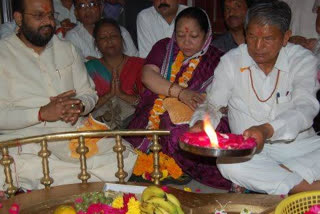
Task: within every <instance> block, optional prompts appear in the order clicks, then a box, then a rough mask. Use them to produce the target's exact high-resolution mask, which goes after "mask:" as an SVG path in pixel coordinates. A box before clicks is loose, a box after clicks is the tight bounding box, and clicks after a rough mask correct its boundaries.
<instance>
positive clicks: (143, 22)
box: [137, 5, 187, 58]
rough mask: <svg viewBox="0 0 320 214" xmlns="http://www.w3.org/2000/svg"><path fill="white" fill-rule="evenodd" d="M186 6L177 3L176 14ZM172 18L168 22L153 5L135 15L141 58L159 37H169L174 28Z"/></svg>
mask: <svg viewBox="0 0 320 214" xmlns="http://www.w3.org/2000/svg"><path fill="white" fill-rule="evenodd" d="M185 8H187V6H185V5H179V8H178V11H177V15H178V14H179V13H180V12H181V11H182V10H183V9H185ZM174 23H175V21H174V20H173V21H172V22H171V23H170V24H168V22H167V21H166V20H165V19H164V18H163V17H162V16H161V14H159V13H158V12H157V11H156V9H155V8H154V6H152V7H149V8H147V9H144V10H142V11H141V12H140V13H139V14H138V17H137V37H138V48H139V55H140V57H141V58H146V56H147V55H148V54H149V52H150V51H151V48H152V46H153V45H154V44H155V43H156V42H158V41H159V40H161V39H164V38H167V37H169V38H171V36H172V33H173V30H174Z"/></svg>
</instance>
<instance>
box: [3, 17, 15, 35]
mask: <svg viewBox="0 0 320 214" xmlns="http://www.w3.org/2000/svg"><path fill="white" fill-rule="evenodd" d="M15 31H17V25H16V22H15V21H14V20H13V21H11V22H6V23H3V24H0V39H3V38H4V37H7V36H10V35H12V34H13V33H14V32H15Z"/></svg>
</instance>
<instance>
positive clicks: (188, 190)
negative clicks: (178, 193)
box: [183, 187, 192, 192]
mask: <svg viewBox="0 0 320 214" xmlns="http://www.w3.org/2000/svg"><path fill="white" fill-rule="evenodd" d="M183 190H184V191H186V192H192V190H191V189H190V187H184V188H183Z"/></svg>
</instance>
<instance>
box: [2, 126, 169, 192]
mask: <svg viewBox="0 0 320 214" xmlns="http://www.w3.org/2000/svg"><path fill="white" fill-rule="evenodd" d="M169 134H170V131H166V130H107V131H83V132H77V131H76V132H61V133H51V134H46V135H38V136H32V137H26V138H18V139H13V140H7V141H2V142H0V149H1V153H2V159H1V160H0V164H1V165H3V168H4V173H5V177H6V180H5V182H6V184H7V186H8V188H7V190H6V192H7V194H8V195H9V196H10V197H12V196H14V195H15V193H16V192H17V187H15V186H14V184H13V179H12V172H11V169H10V165H11V164H12V163H13V161H14V160H13V158H12V157H11V156H10V154H9V148H11V147H16V146H21V145H25V144H30V143H40V145H41V149H40V151H39V153H38V156H39V157H41V159H42V171H43V178H42V179H41V184H43V185H44V186H45V188H50V186H51V184H52V183H53V178H51V177H50V170H49V160H48V158H49V156H50V155H51V152H50V151H49V150H48V143H53V142H56V141H62V140H70V139H74V138H78V140H79V146H78V148H77V149H76V151H77V153H79V155H80V157H79V160H80V173H79V174H78V178H79V179H80V180H81V182H82V183H87V182H88V180H89V178H90V174H89V173H88V171H87V159H86V156H85V155H86V153H87V152H88V151H89V149H88V147H86V146H85V138H90V137H115V146H114V147H113V151H114V152H116V153H117V165H118V171H117V172H116V174H115V176H116V177H117V178H118V179H119V183H124V180H125V178H126V177H127V176H128V173H127V172H125V171H124V161H123V152H124V151H125V150H126V147H125V146H124V145H123V143H122V137H124V136H150V137H152V141H153V143H152V145H151V147H150V149H151V151H153V153H154V162H153V163H154V171H153V173H152V178H153V179H154V184H156V185H159V184H160V178H161V177H162V173H161V171H160V169H159V151H160V150H161V145H160V144H159V141H158V140H159V136H163V135H169Z"/></svg>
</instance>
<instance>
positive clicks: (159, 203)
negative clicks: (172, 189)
mask: <svg viewBox="0 0 320 214" xmlns="http://www.w3.org/2000/svg"><path fill="white" fill-rule="evenodd" d="M147 202H148V203H151V204H153V205H154V206H156V207H161V208H162V209H164V210H165V211H167V212H168V213H170V214H177V213H178V212H177V209H176V206H175V205H174V204H173V203H171V202H170V201H166V200H165V198H159V197H152V198H150V199H149V200H148V201H147Z"/></svg>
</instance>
